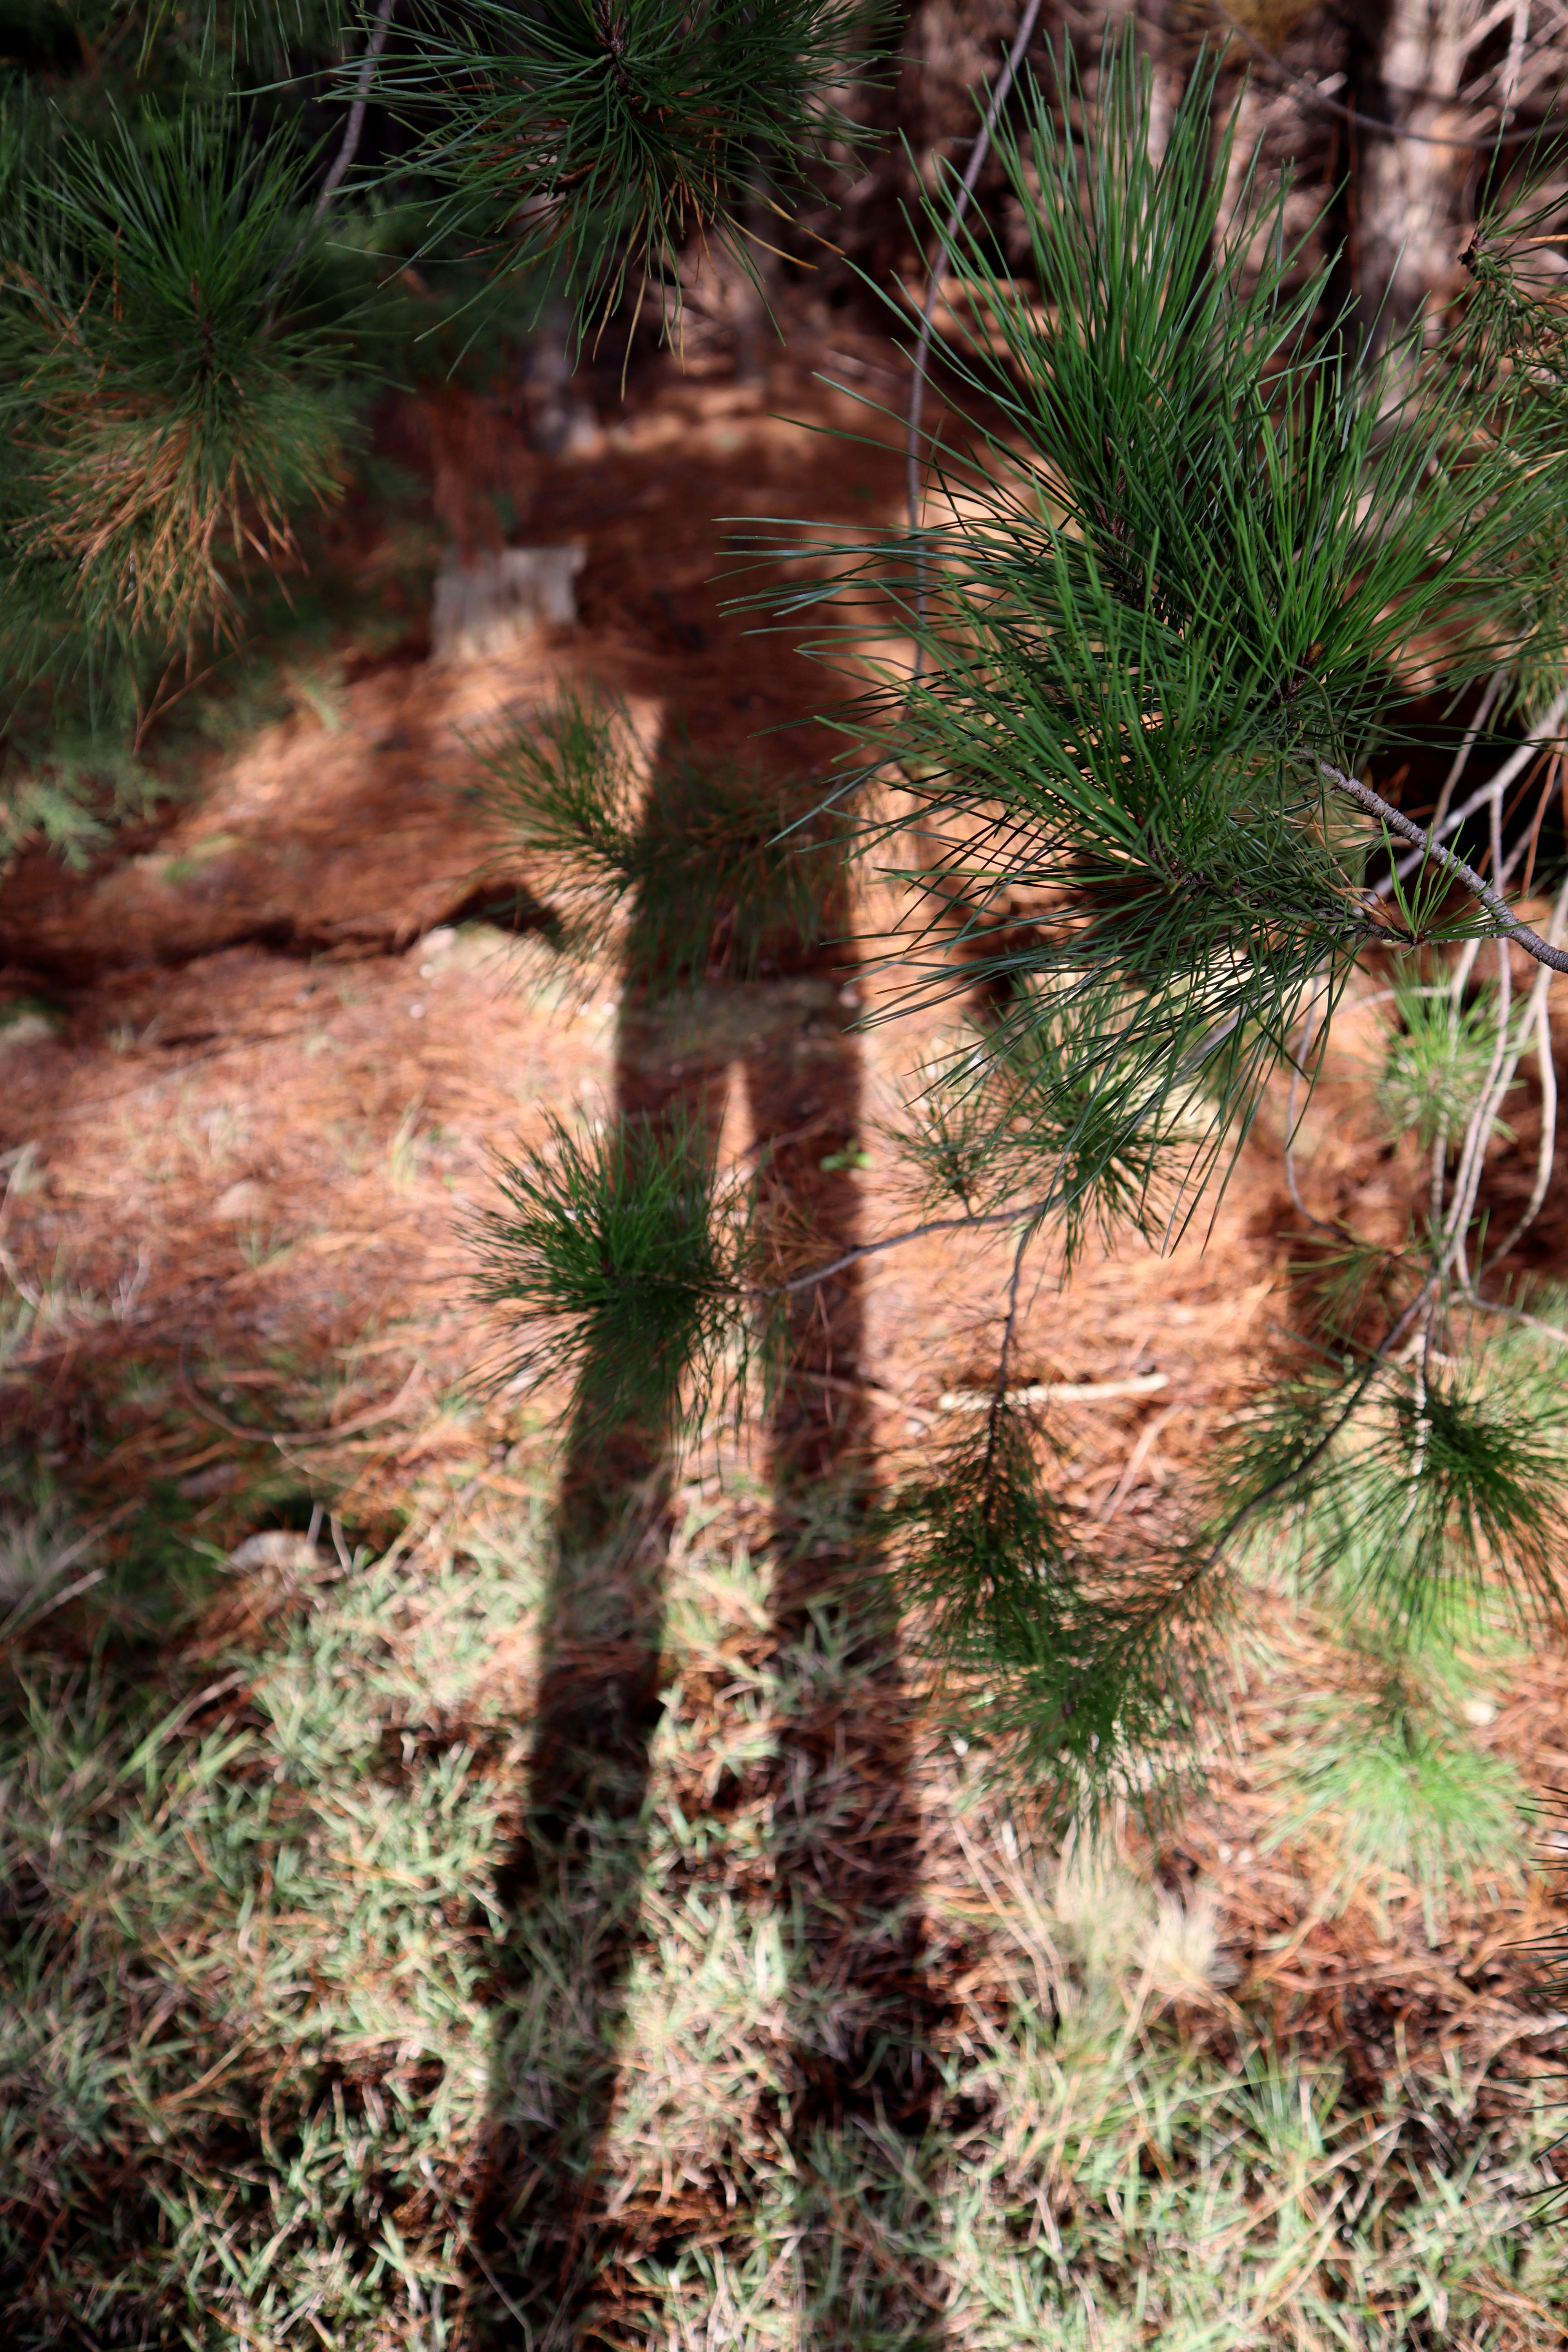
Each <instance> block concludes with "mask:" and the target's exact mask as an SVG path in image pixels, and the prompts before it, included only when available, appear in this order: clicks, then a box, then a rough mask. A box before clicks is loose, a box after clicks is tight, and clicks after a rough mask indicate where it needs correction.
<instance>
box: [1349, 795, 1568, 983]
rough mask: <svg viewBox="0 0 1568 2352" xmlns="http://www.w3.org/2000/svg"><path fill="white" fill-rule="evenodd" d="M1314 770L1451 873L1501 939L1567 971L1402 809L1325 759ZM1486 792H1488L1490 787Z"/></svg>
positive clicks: (1556, 953)
mask: <svg viewBox="0 0 1568 2352" xmlns="http://www.w3.org/2000/svg"><path fill="white" fill-rule="evenodd" d="M1318 770H1319V772H1320V774H1321V776H1322V779H1323V781H1324V782H1325V783H1327V784H1331V786H1332V787H1333V789H1334V791H1335V792H1337V793H1342V794H1343V795H1344V797H1345V799H1346V800H1351V801H1354V803H1356V806H1357V807H1358V808H1361V809H1364V810H1365V812H1366V814H1367V815H1368V816H1373V817H1376V818H1377V820H1378V822H1379V823H1380V824H1385V825H1386V826H1387V827H1388V830H1389V831H1390V833H1396V834H1398V835H1400V836H1401V838H1402V839H1403V840H1405V841H1408V842H1409V843H1411V845H1413V846H1414V847H1415V848H1416V849H1419V850H1420V851H1421V852H1422V853H1423V854H1424V855H1425V856H1427V857H1430V858H1431V860H1432V862H1433V863H1434V865H1436V866H1441V867H1442V869H1443V871H1444V873H1445V874H1451V875H1452V876H1453V877H1454V879H1455V881H1456V882H1462V883H1463V884H1464V886H1465V887H1466V889H1467V890H1468V892H1469V893H1470V896H1471V897H1472V898H1479V900H1480V902H1481V905H1482V906H1483V907H1484V908H1486V910H1487V912H1488V914H1489V915H1491V916H1493V917H1494V918H1495V919H1496V920H1497V921H1498V922H1499V923H1500V925H1501V927H1502V930H1503V935H1504V937H1505V938H1507V939H1510V940H1514V941H1515V942H1516V943H1517V944H1518V945H1519V946H1520V947H1521V948H1522V949H1523V950H1524V951H1525V953H1526V955H1531V956H1533V957H1534V958H1535V961H1536V962H1537V963H1544V964H1550V965H1551V967H1552V971H1568V953H1565V952H1564V951H1563V949H1562V948H1557V947H1552V945H1551V943H1550V942H1549V941H1548V940H1543V939H1542V936H1541V934H1540V932H1539V931H1532V930H1531V928H1530V925H1529V924H1528V923H1521V921H1520V919H1519V917H1518V916H1517V915H1516V914H1515V913H1514V911H1513V908H1511V907H1510V905H1509V903H1508V900H1507V899H1506V898H1503V897H1502V896H1501V895H1500V893H1499V892H1498V891H1496V890H1494V889H1493V888H1492V886H1491V884H1490V883H1489V882H1486V881H1483V880H1482V878H1481V877H1480V876H1479V874H1478V873H1477V872H1476V869H1475V867H1474V866H1467V865H1466V863H1465V861H1464V859H1463V858H1462V857H1456V856H1455V855H1454V853H1453V851H1452V850H1451V849H1444V848H1443V847H1442V846H1441V845H1440V844H1439V843H1437V842H1436V841H1434V840H1433V839H1432V837H1431V835H1430V834H1428V833H1426V832H1424V831H1423V829H1422V827H1421V826H1420V825H1418V824H1414V823H1413V822H1412V821H1411V819H1410V818H1409V817H1407V816H1406V815H1405V813H1404V811H1403V810H1402V809H1396V808H1395V807H1394V803H1393V802H1392V801H1385V800H1384V797H1383V795H1382V793H1374V792H1373V789H1372V786H1371V785H1370V784H1363V782H1361V781H1360V779H1359V778H1358V777H1355V776H1347V775H1346V774H1345V772H1344V771H1343V769H1342V768H1336V767H1335V766H1333V764H1332V763H1331V761H1328V760H1320V761H1318ZM1487 789H1488V791H1489V792H1490V791H1491V790H1492V789H1493V787H1492V786H1489V787H1488V788H1487Z"/></svg>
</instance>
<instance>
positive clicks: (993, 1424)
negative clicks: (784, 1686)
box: [882, 1392, 1224, 1810]
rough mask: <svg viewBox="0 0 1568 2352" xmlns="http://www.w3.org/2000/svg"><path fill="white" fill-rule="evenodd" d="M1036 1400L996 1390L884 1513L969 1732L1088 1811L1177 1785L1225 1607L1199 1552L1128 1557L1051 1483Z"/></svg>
mask: <svg viewBox="0 0 1568 2352" xmlns="http://www.w3.org/2000/svg"><path fill="white" fill-rule="evenodd" d="M1043 1450H1044V1449H1043V1447H1042V1441H1041V1438H1040V1435H1039V1433H1038V1432H1037V1429H1036V1428H1035V1426H1034V1423H1033V1421H1032V1419H1031V1416H1030V1415H1029V1413H1028V1412H1026V1410H1025V1409H1023V1408H1022V1407H1020V1406H1018V1405H1017V1404H1016V1403H1014V1402H1011V1401H1010V1400H1009V1399H1008V1398H1007V1397H1006V1395H1005V1393H1002V1392H999V1393H998V1395H997V1396H996V1398H995V1399H994V1402H993V1403H992V1405H991V1408H990V1410H989V1412H987V1414H986V1416H985V1418H984V1422H983V1423H981V1424H980V1425H979V1426H978V1427H977V1428H975V1429H974V1430H973V1431H972V1432H970V1433H966V1434H965V1435H963V1437H961V1438H960V1439H958V1440H957V1441H956V1442H954V1443H953V1444H950V1445H949V1446H948V1447H947V1448H946V1449H945V1450H944V1451H943V1452H942V1454H941V1455H940V1456H939V1458H938V1460H937V1462H936V1464H935V1465H934V1466H933V1468H932V1470H931V1474H930V1475H928V1476H926V1477H923V1478H921V1479H917V1480H913V1481H911V1482H910V1484H909V1485H908V1486H906V1487H905V1488H904V1489H903V1491H902V1492H901V1493H900V1494H899V1495H897V1496H894V1497H893V1498H892V1499H891V1500H890V1501H889V1504H888V1506H887V1507H886V1508H885V1510H884V1512H883V1515H882V1525H883V1528H884V1532H885V1536H886V1538H887V1541H888V1543H889V1549H890V1553H891V1557H892V1559H893V1561H894V1564H895V1568H896V1570H897V1571H898V1572H899V1574H900V1581H901V1584H902V1587H903V1590H904V1591H905V1593H906V1595H907V1597H908V1599H909V1601H910V1605H911V1606H912V1608H913V1610H914V1612H915V1616H916V1622H917V1623H918V1624H921V1626H923V1628H924V1631H925V1634H926V1638H927V1641H928V1643H929V1646H930V1649H931V1654H932V1656H933V1657H934V1659H935V1660H936V1661H937V1662H938V1663H939V1664H940V1665H941V1666H942V1669H943V1672H944V1675H945V1678H946V1704H947V1705H948V1706H949V1709H950V1711H951V1713H952V1716H953V1717H954V1719H955V1720H956V1721H958V1722H960V1723H962V1725H963V1728H964V1730H965V1731H966V1732H967V1734H968V1735H969V1736H970V1737H971V1738H979V1739H983V1740H984V1742H985V1743H986V1745H987V1746H988V1747H989V1748H993V1749H994V1750H996V1751H999V1752H1000V1753H1001V1754H1003V1755H1004V1756H1005V1757H1006V1758H1007V1759H1008V1760H1009V1762H1010V1763H1011V1764H1012V1765H1013V1766H1014V1767H1016V1768H1022V1769H1025V1770H1026V1772H1027V1773H1028V1774H1029V1776H1030V1777H1031V1779H1032V1780H1035V1781H1036V1782H1037V1784H1040V1785H1043V1786H1046V1787H1052V1788H1055V1789H1056V1790H1058V1792H1059V1793H1061V1794H1062V1795H1064V1796H1066V1797H1067V1798H1068V1799H1069V1800H1070V1801H1072V1802H1074V1803H1075V1804H1077V1805H1079V1806H1085V1805H1087V1806H1088V1807H1089V1809H1090V1810H1092V1809H1093V1808H1094V1807H1095V1806H1096V1805H1097V1804H1099V1803H1100V1802H1102V1801H1105V1800H1106V1799H1107V1798H1108V1797H1110V1796H1111V1795H1113V1794H1117V1795H1123V1796H1125V1795H1127V1794H1128V1793H1130V1792H1131V1793H1133V1794H1135V1795H1136V1796H1137V1797H1138V1799H1139V1800H1140V1801H1142V1802H1143V1803H1145V1804H1147V1803H1148V1802H1150V1801H1157V1800H1159V1799H1161V1798H1163V1797H1164V1796H1166V1795H1168V1793H1169V1778H1168V1774H1166V1773H1165V1772H1163V1771H1162V1770H1161V1769H1160V1768H1161V1767H1162V1766H1163V1765H1168V1764H1170V1763H1171V1762H1172V1761H1173V1760H1174V1759H1178V1758H1180V1759H1183V1760H1184V1759H1185V1757H1186V1752H1187V1750H1188V1748H1189V1746H1190V1740H1191V1734H1192V1730H1193V1725H1194V1706H1195V1703H1196V1700H1197V1697H1198V1695H1199V1693H1200V1692H1201V1689H1202V1685H1203V1682H1204V1669H1205V1664H1206V1660H1207V1656H1208V1654H1209V1653H1210V1650H1211V1647H1212V1643H1213V1642H1214V1639H1215V1634H1216V1633H1217V1632H1218V1629H1219V1624H1220V1621H1221V1619H1222V1618H1223V1615H1224V1600H1223V1595H1222V1594H1221V1593H1220V1592H1219V1591H1218V1590H1217V1589H1216V1588H1217V1586H1218V1582H1219V1580H1218V1579H1217V1578H1213V1579H1210V1580H1209V1581H1208V1584H1207V1585H1206V1586H1205V1589H1204V1591H1203V1593H1202V1606H1201V1608H1200V1607H1198V1606H1195V1605H1194V1604H1195V1603H1196V1602H1197V1601H1198V1599H1199V1593H1198V1585H1199V1581H1200V1580H1199V1578H1198V1577H1197V1576H1196V1575H1194V1572H1193V1566H1192V1563H1190V1562H1185V1563H1184V1562H1179V1561H1172V1562H1169V1563H1163V1564H1157V1563H1155V1562H1153V1561H1152V1560H1151V1559H1148V1558H1147V1557H1146V1556H1144V1557H1139V1558H1137V1559H1126V1558H1121V1559H1119V1558H1117V1557H1116V1556H1115V1554H1114V1553H1113V1552H1112V1551H1111V1550H1110V1548H1109V1547H1108V1546H1106V1545H1104V1544H1103V1543H1102V1544H1101V1545H1100V1546H1099V1547H1098V1549H1097V1548H1095V1547H1093V1546H1091V1544H1090V1542H1089V1539H1088V1536H1089V1531H1088V1530H1086V1529H1084V1528H1076V1527H1074V1526H1073V1525H1072V1524H1071V1523H1070V1522H1069V1521H1068V1518H1067V1517H1066V1516H1065V1515H1064V1513H1063V1512H1062V1511H1061V1509H1060V1507H1059V1506H1058V1504H1057V1503H1056V1502H1055V1501H1054V1500H1053V1498H1052V1496H1051V1495H1050V1494H1049V1492H1048V1490H1047V1485H1046V1479H1045V1466H1044V1463H1043V1461H1042V1452H1043Z"/></svg>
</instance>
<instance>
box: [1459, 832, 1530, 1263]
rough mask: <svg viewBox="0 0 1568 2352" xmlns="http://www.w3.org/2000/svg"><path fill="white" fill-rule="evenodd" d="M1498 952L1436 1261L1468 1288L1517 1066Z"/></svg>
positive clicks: (1506, 973)
mask: <svg viewBox="0 0 1568 2352" xmlns="http://www.w3.org/2000/svg"><path fill="white" fill-rule="evenodd" d="M1491 854H1492V871H1493V873H1494V874H1495V873H1497V872H1498V871H1499V869H1500V866H1501V865H1502V795H1501V794H1500V793H1496V794H1494V795H1493V799H1492V804H1491ZM1497 952H1498V1014H1497V1043H1496V1045H1494V1046H1493V1048H1492V1058H1491V1066H1490V1068H1489V1070H1488V1072H1487V1081H1486V1084H1485V1086H1484V1087H1482V1088H1481V1093H1480V1099H1479V1102H1478V1103H1477V1105H1476V1108H1475V1109H1474V1110H1473V1111H1472V1112H1471V1113H1470V1117H1469V1121H1468V1125H1467V1127H1466V1129H1465V1140H1464V1144H1463V1147H1462V1148H1461V1150H1460V1153H1459V1165H1458V1169H1457V1170H1456V1171H1455V1174H1454V1205H1453V1207H1452V1209H1450V1211H1449V1212H1448V1223H1447V1228H1446V1229H1445V1234H1444V1246H1443V1254H1442V1256H1441V1259H1440V1260H1439V1270H1440V1271H1441V1272H1443V1273H1447V1271H1448V1269H1449V1267H1451V1266H1456V1265H1457V1266H1458V1270H1459V1279H1460V1280H1461V1282H1462V1283H1463V1284H1464V1286H1465V1288H1466V1289H1467V1290H1468V1289H1469V1288H1470V1280H1469V1270H1468V1265H1467V1263H1466V1257H1465V1240H1466V1236H1467V1234H1468V1232H1469V1229H1470V1219H1471V1217H1472V1216H1473V1215H1474V1213H1475V1206H1476V1194H1477V1192H1479V1190H1480V1181H1481V1170H1482V1167H1483V1166H1484V1164H1485V1160H1486V1149H1487V1143H1488V1140H1489V1138H1490V1135H1491V1131H1492V1123H1493V1121H1494V1120H1495V1119H1496V1118H1497V1115H1498V1112H1499V1111H1500V1109H1501V1108H1502V1103H1503V1097H1504V1096H1505V1095H1506V1094H1507V1092H1508V1089H1509V1087H1510V1085H1511V1084H1512V1082H1513V1074H1514V1071H1515V1070H1517V1069H1518V1067H1519V1053H1518V1051H1517V1050H1516V1051H1515V1053H1514V1056H1513V1060H1512V1063H1511V1065H1510V1061H1509V1036H1508V1026H1509V1014H1510V1011H1511V1010H1512V1006H1513V966H1512V963H1511V961H1510V958H1509V952H1508V943H1507V941H1506V940H1499V941H1498V950H1497ZM1542 978H1543V979H1546V978H1547V975H1546V974H1544V973H1543V974H1542ZM1458 1004H1459V990H1458V986H1456V988H1455V991H1454V1005H1455V1012H1456V1016H1457V1014H1458Z"/></svg>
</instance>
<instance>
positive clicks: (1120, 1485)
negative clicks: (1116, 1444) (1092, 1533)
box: [1095, 1398, 1186, 1519]
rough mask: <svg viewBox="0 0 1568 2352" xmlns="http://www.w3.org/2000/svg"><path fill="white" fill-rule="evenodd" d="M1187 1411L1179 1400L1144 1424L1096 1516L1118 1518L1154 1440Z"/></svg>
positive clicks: (1166, 1406) (1181, 1400) (1162, 1407)
mask: <svg viewBox="0 0 1568 2352" xmlns="http://www.w3.org/2000/svg"><path fill="white" fill-rule="evenodd" d="M1185 1411H1186V1405H1185V1402H1184V1400H1183V1399H1181V1398H1178V1399H1177V1401H1176V1402H1175V1403H1174V1404H1167V1405H1162V1406H1161V1408H1160V1410H1159V1412H1157V1413H1155V1414H1154V1415H1153V1416H1152V1419H1151V1420H1149V1421H1147V1422H1145V1423H1144V1424H1143V1427H1142V1430H1141V1431H1140V1432H1139V1435H1138V1443H1137V1444H1136V1445H1134V1447H1133V1448H1132V1451H1131V1454H1129V1455H1128V1456H1127V1459H1126V1461H1125V1462H1124V1463H1123V1465H1122V1467H1121V1477H1120V1478H1118V1480H1117V1482H1116V1484H1115V1486H1114V1487H1113V1488H1112V1489H1111V1491H1110V1494H1109V1495H1108V1496H1107V1497H1106V1499H1105V1501H1104V1502H1103V1503H1101V1505H1100V1508H1099V1510H1098V1511H1097V1512H1096V1514H1095V1517H1097V1518H1100V1519H1113V1518H1114V1517H1116V1514H1117V1512H1118V1511H1119V1510H1120V1509H1121V1506H1122V1504H1123V1503H1124V1502H1125V1501H1126V1500H1127V1497H1128V1496H1129V1495H1130V1494H1131V1492H1132V1482H1133V1480H1134V1479H1135V1478H1136V1477H1137V1475H1138V1473H1139V1472H1140V1470H1142V1467H1143V1465H1144V1463H1145V1462H1146V1461H1147V1460H1148V1458H1149V1454H1150V1450H1151V1448H1152V1445H1153V1443H1154V1440H1155V1439H1156V1438H1157V1437H1158V1436H1159V1434H1160V1432H1161V1431H1162V1430H1163V1428H1164V1427H1165V1426H1166V1424H1167V1423H1170V1422H1173V1421H1174V1419H1175V1418H1176V1415H1177V1414H1178V1413H1179V1412H1185Z"/></svg>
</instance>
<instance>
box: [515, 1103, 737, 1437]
mask: <svg viewBox="0 0 1568 2352" xmlns="http://www.w3.org/2000/svg"><path fill="white" fill-rule="evenodd" d="M499 1174H500V1190H501V1194H502V1199H503V1202H504V1205H503V1206H502V1207H501V1208H500V1209H498V1210H495V1211H493V1212H491V1213H489V1215H488V1216H487V1217H486V1219H485V1221H484V1223H483V1225H482V1226H481V1228H480V1231H479V1247H480V1251H481V1254H482V1257H483V1262H484V1270H483V1272H482V1275H481V1277H480V1296H481V1297H482V1298H484V1299H485V1300H486V1301H487V1302H488V1303H489V1304H490V1305H492V1306H496V1307H502V1308H504V1309H506V1310H507V1316H508V1320H509V1323H510V1326H511V1327H512V1330H513V1338H512V1339H511V1340H510V1343H509V1350H508V1356H507V1362H506V1370H507V1372H508V1373H510V1375H511V1376H513V1377H522V1378H524V1379H526V1380H529V1381H534V1382H545V1381H552V1380H553V1381H560V1380H563V1379H564V1380H567V1381H570V1382H571V1383H572V1388H573V1398H574V1418H575V1427H576V1430H577V1433H578V1438H579V1442H580V1443H582V1442H585V1443H588V1444H603V1443H605V1442H607V1441H608V1440H609V1439H610V1438H612V1437H613V1436H615V1435H616V1433H617V1432H619V1431H622V1430H624V1429H626V1427H627V1426H629V1425H630V1426H636V1427H637V1428H639V1429H640V1430H642V1431H643V1432H644V1433H647V1435H648V1436H649V1437H650V1438H652V1439H654V1440H655V1441H668V1440H669V1439H670V1438H671V1437H673V1436H674V1435H675V1434H676V1433H677V1429H678V1427H679V1426H691V1425H696V1426H700V1423H701V1421H702V1418H703V1414H704V1412H705V1410H706V1407H707V1405H708V1404H709V1403H710V1401H711V1400H712V1398H713V1397H714V1395H715V1392H716V1391H717V1390H718V1389H719V1387H720V1385H721V1378H722V1373H723V1367H724V1363H725V1359H726V1356H727V1354H728V1351H729V1349H730V1347H731V1339H732V1336H733V1333H734V1330H735V1327H736V1323H737V1318H738V1316H739V1314H740V1313H741V1312H742V1309H743V1306H744V1301H745V1295H746V1288H747V1277H748V1273H749V1269H750V1262H751V1257H752V1251H751V1248H750V1233H751V1219H750V1216H749V1213H748V1211H749V1206H750V1203H749V1200H748V1199H745V1198H742V1199H741V1200H740V1201H737V1200H736V1199H734V1198H733V1197H731V1199H729V1200H727V1201H726V1202H723V1203H722V1204H719V1203H718V1202H716V1201H715V1193H714V1167H713V1150H712V1139H711V1137H710V1135H709V1134H708V1132H707V1130H706V1129H705V1127H704V1126H703V1125H702V1123H701V1121H700V1118H690V1117H688V1116H684V1115H682V1114H680V1113H679V1112H672V1113H671V1114H669V1115H668V1116H666V1117H665V1118H660V1119H654V1118H623V1119H621V1120H620V1121H618V1122H617V1123H616V1125H614V1126H612V1127H607V1128H605V1129H602V1130H601V1131H600V1132H599V1133H598V1134H596V1135H584V1134H582V1133H574V1131H573V1130H572V1129H568V1128H566V1127H564V1126H562V1125H561V1124H559V1123H558V1122H557V1123H554V1124H553V1125H552V1130H551V1134H550V1138H549V1140H548V1142H547V1143H546V1144H545V1145H543V1146H542V1148H539V1149H536V1150H532V1151H531V1152H529V1153H527V1154H525V1155H523V1156H522V1157H521V1158H520V1159H518V1160H510V1161H506V1162H504V1163H503V1164H502V1166H501V1167H500V1171H499Z"/></svg>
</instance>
